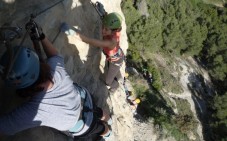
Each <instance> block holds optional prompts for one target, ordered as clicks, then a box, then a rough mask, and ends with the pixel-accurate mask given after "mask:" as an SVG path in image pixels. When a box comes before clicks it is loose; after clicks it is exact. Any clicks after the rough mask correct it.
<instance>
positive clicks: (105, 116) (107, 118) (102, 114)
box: [95, 107, 112, 125]
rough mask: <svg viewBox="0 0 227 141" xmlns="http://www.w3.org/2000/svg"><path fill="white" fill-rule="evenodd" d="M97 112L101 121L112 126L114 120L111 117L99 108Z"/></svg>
mask: <svg viewBox="0 0 227 141" xmlns="http://www.w3.org/2000/svg"><path fill="white" fill-rule="evenodd" d="M95 112H96V115H97V117H98V118H99V119H100V120H102V121H105V122H107V124H108V125H111V124H112V119H111V118H110V115H109V114H108V113H107V112H106V111H105V110H103V109H101V108H99V107H97V108H96V109H95Z"/></svg>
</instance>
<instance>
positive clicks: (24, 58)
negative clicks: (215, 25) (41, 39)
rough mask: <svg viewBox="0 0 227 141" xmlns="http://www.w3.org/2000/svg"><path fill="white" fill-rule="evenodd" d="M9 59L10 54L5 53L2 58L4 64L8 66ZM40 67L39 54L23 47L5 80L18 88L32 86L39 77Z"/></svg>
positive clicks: (9, 84)
mask: <svg viewBox="0 0 227 141" xmlns="http://www.w3.org/2000/svg"><path fill="white" fill-rule="evenodd" d="M17 48H19V47H17ZM8 60H9V56H7V54H6V53H5V54H4V55H3V57H2V58H1V63H3V64H2V65H3V66H6V64H7V63H8ZM39 68H40V63H39V57H38V55H37V54H36V53H35V52H34V51H32V50H31V49H30V48H25V47H21V49H20V50H19V52H18V56H17V58H15V62H14V64H13V67H12V69H11V71H10V72H9V75H8V78H6V80H5V82H6V84H7V85H8V86H13V87H16V89H20V88H26V87H28V86H31V85H32V84H34V83H35V82H36V80H37V79H38V77H39Z"/></svg>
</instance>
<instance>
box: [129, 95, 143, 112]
mask: <svg viewBox="0 0 227 141" xmlns="http://www.w3.org/2000/svg"><path fill="white" fill-rule="evenodd" d="M139 103H140V99H139V98H136V99H135V100H130V102H129V104H130V108H131V109H132V113H133V115H136V114H137V107H138V104H139Z"/></svg>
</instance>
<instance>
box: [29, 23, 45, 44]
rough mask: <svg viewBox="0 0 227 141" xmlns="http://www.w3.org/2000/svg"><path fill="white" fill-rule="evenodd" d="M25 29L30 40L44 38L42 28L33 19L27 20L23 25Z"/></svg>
mask: <svg viewBox="0 0 227 141" xmlns="http://www.w3.org/2000/svg"><path fill="white" fill-rule="evenodd" d="M25 29H26V30H27V31H28V33H29V36H30V37H31V40H43V39H44V38H45V34H44V33H43V31H42V28H41V27H40V26H38V24H37V23H36V22H35V21H34V20H31V21H29V22H28V23H27V24H26V25H25Z"/></svg>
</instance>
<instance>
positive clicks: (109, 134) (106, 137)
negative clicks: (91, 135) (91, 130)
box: [102, 130, 112, 140]
mask: <svg viewBox="0 0 227 141" xmlns="http://www.w3.org/2000/svg"><path fill="white" fill-rule="evenodd" d="M111 134H112V131H111V130H109V131H108V132H107V133H106V134H105V135H103V136H102V137H103V139H105V140H108V139H109V138H110V136H111Z"/></svg>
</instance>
